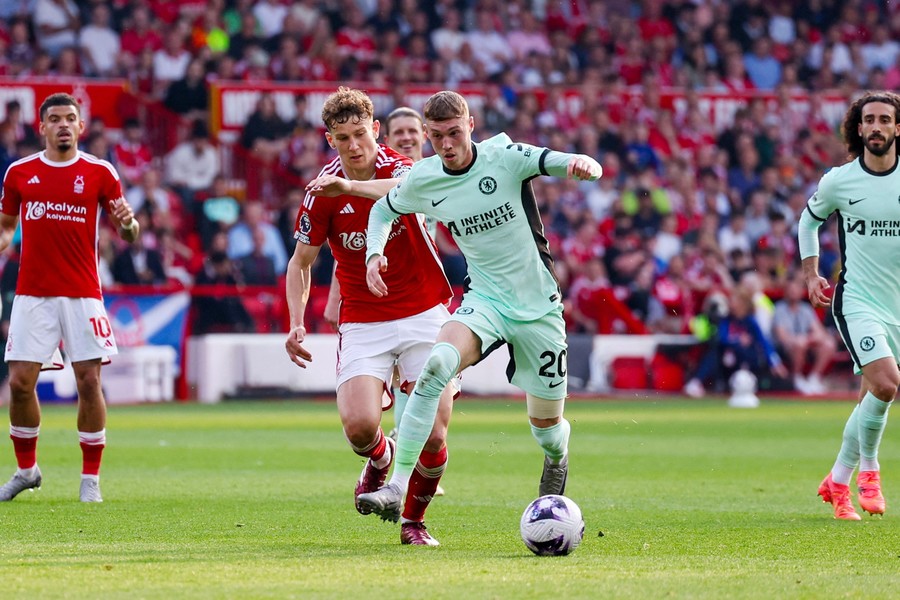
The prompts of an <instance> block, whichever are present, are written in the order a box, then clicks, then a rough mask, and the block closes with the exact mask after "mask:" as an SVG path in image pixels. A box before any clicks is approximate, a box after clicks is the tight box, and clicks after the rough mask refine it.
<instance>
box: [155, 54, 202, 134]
mask: <svg viewBox="0 0 900 600" xmlns="http://www.w3.org/2000/svg"><path fill="white" fill-rule="evenodd" d="M205 75H206V68H205V66H204V64H203V61H202V60H201V59H199V58H195V59H193V60H191V62H190V63H188V66H187V70H186V71H185V73H184V77H182V78H181V79H178V80H177V81H173V82H172V84H171V85H170V86H169V87H168V89H166V95H165V97H164V98H163V105H164V106H165V107H166V108H168V109H169V110H171V111H172V112H174V113H175V114H177V115H179V116H180V117H181V118H182V119H184V120H185V121H194V120H196V119H206V116H207V114H208V112H209V91H208V90H207V87H206V77H205Z"/></svg>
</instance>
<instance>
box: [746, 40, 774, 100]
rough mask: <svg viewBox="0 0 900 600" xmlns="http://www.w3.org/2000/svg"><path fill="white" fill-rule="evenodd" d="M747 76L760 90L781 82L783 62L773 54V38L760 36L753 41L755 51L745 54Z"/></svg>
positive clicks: (768, 88)
mask: <svg viewBox="0 0 900 600" xmlns="http://www.w3.org/2000/svg"><path fill="white" fill-rule="evenodd" d="M744 68H745V69H746V71H747V77H749V79H750V81H751V82H752V84H753V87H754V88H756V89H758V90H772V89H775V86H777V85H778V84H779V83H780V82H781V63H780V62H779V61H778V59H777V58H775V57H774V56H773V55H772V40H770V39H769V38H768V37H766V36H760V37H758V38H756V39H755V40H754V41H753V51H752V52H749V53H747V54H745V55H744Z"/></svg>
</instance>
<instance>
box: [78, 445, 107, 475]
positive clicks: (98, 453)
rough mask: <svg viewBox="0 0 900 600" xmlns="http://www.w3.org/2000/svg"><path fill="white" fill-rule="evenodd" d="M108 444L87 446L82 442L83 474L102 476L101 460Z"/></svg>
mask: <svg viewBox="0 0 900 600" xmlns="http://www.w3.org/2000/svg"><path fill="white" fill-rule="evenodd" d="M104 448H106V444H85V443H84V442H81V460H82V462H81V474H82V475H100V459H101V457H102V456H103V449H104Z"/></svg>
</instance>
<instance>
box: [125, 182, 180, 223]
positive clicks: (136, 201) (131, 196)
mask: <svg viewBox="0 0 900 600" xmlns="http://www.w3.org/2000/svg"><path fill="white" fill-rule="evenodd" d="M125 199H126V200H128V203H129V204H131V207H132V208H133V210H134V213H135V214H146V215H147V217H148V219H150V220H151V221H152V222H154V223H159V222H160V221H163V222H165V224H166V225H167V226H173V227H175V228H176V229H178V228H179V227H180V226H181V223H182V212H183V211H182V208H181V200H180V199H179V197H178V194H176V193H175V192H173V191H172V190H171V189H169V188H168V187H167V186H165V185H164V184H163V182H162V178H161V177H160V174H159V171H157V170H156V169H155V168H152V167H151V168H149V169H147V170H146V171H144V175H143V176H142V177H141V182H140V184H139V185H136V186H134V187H132V188H131V189H129V190H128V191H127V192H125ZM141 229H142V231H143V234H144V235H146V234H147V231H148V228H144V227H142V228H141ZM149 229H151V230H152V227H151V228H149Z"/></svg>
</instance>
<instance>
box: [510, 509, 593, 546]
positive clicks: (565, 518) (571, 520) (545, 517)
mask: <svg viewBox="0 0 900 600" xmlns="http://www.w3.org/2000/svg"><path fill="white" fill-rule="evenodd" d="M519 531H520V532H521V534H522V541H523V542H525V545H526V546H528V549H529V550H531V551H532V552H534V553H535V554H537V555H538V556H565V555H566V554H570V553H571V552H574V551H575V549H576V548H577V547H578V544H580V543H581V538H583V537H584V520H583V519H582V517H581V509H580V508H578V505H577V504H575V503H574V502H572V500H571V499H569V498H566V497H565V496H557V495H549V496H541V497H540V498H538V499H537V500H534V501H533V502H532V503H531V504H529V505H528V508H526V509H525V512H524V513H523V514H522V520H521V521H520V523H519Z"/></svg>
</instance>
